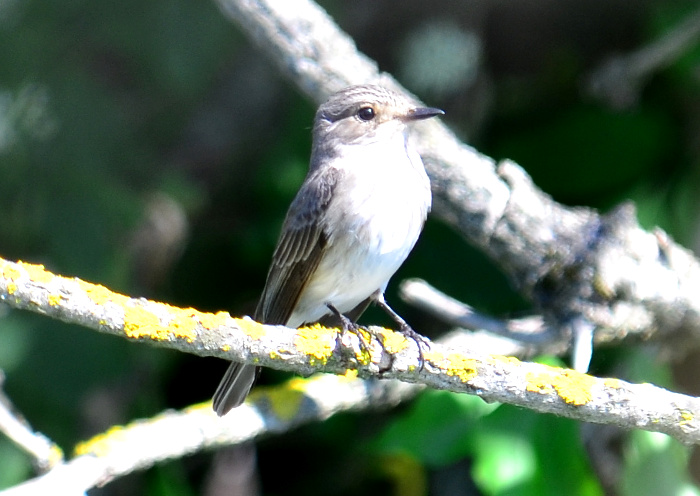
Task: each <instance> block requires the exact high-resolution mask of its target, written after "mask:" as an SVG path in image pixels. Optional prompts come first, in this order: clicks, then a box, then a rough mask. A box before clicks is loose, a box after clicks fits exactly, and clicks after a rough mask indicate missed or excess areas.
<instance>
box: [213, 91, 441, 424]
mask: <svg viewBox="0 0 700 496" xmlns="http://www.w3.org/2000/svg"><path fill="white" fill-rule="evenodd" d="M441 114H444V112H443V111H442V110H440V109H436V108H426V107H416V106H415V105H414V104H413V103H412V102H411V101H410V100H408V99H407V98H405V97H404V96H402V95H400V94H398V93H396V92H394V91H390V90H388V89H386V88H383V87H381V86H374V85H360V86H351V87H349V88H345V89H343V90H341V91H339V92H337V93H335V94H334V95H332V96H331V97H330V98H329V99H328V101H327V102H326V103H324V104H323V105H321V106H320V107H319V109H318V111H317V112H316V117H315V119H314V127H313V147H312V150H311V163H310V166H309V172H308V174H307V176H306V179H305V180H304V183H303V184H302V185H301V188H300V189H299V192H298V193H297V196H296V198H294V201H292V204H291V206H290V207H289V211H288V212H287V217H286V218H285V220H284V224H283V226H282V233H281V235H280V238H279V241H278V242H277V248H276V249H275V252H274V255H273V257H272V265H271V267H270V271H269V273H268V275H267V282H266V283H265V289H264V290H263V293H262V296H261V298H260V301H259V303H258V306H257V309H256V310H255V315H254V319H255V320H256V321H258V322H262V323H264V324H272V325H285V326H287V327H299V326H301V325H303V324H311V323H314V322H318V321H319V320H322V319H328V318H329V317H330V318H333V317H335V318H336V322H337V320H338V319H340V321H341V324H342V325H343V326H345V327H347V326H348V325H354V324H353V323H354V322H355V321H356V320H357V319H358V318H359V316H360V315H361V314H362V312H363V311H364V310H365V309H366V308H367V306H368V305H369V303H370V302H374V303H375V304H377V305H378V306H380V307H381V308H383V309H384V310H385V311H386V312H388V313H389V315H391V317H392V318H393V319H394V320H395V321H396V322H397V323H398V324H399V325H400V326H401V330H402V331H404V332H406V333H413V334H412V336H413V337H414V338H415V336H416V334H415V333H414V332H413V331H412V330H411V328H410V327H408V325H407V324H406V322H404V321H403V319H401V317H400V316H399V315H398V314H396V313H395V312H394V311H393V310H392V309H391V308H390V307H389V306H388V305H387V304H386V302H385V301H384V291H385V289H386V286H387V284H388V282H389V279H390V278H391V276H393V275H394V273H395V272H396V271H397V270H398V268H399V267H400V266H401V264H402V263H403V262H404V260H405V259H406V257H407V256H408V254H409V252H410V251H411V250H412V249H413V246H414V245H415V244H416V241H417V240H418V236H419V235H420V232H421V230H422V229H423V224H424V222H425V219H426V216H427V215H428V211H429V210H430V203H431V195H430V182H429V180H428V176H427V175H426V173H425V168H424V167H423V162H422V161H421V158H420V156H419V155H418V153H417V152H416V151H415V150H414V149H413V148H412V147H411V146H410V144H409V142H408V133H407V131H408V129H407V124H409V123H410V122H412V121H417V120H421V119H427V118H429V117H433V116H436V115H441ZM258 373H259V367H256V366H254V365H248V364H243V363H237V362H233V363H231V365H230V366H229V368H228V370H227V372H226V375H224V378H223V379H222V380H221V383H220V384H219V387H218V388H217V390H216V393H215V394H214V410H215V411H216V413H217V414H218V415H220V416H221V415H225V414H226V413H227V412H228V411H229V410H231V409H232V408H235V407H237V406H238V405H240V404H241V403H242V402H243V400H245V398H246V396H247V395H248V392H249V391H250V388H251V386H252V385H253V382H254V381H255V378H256V377H257V375H258Z"/></svg>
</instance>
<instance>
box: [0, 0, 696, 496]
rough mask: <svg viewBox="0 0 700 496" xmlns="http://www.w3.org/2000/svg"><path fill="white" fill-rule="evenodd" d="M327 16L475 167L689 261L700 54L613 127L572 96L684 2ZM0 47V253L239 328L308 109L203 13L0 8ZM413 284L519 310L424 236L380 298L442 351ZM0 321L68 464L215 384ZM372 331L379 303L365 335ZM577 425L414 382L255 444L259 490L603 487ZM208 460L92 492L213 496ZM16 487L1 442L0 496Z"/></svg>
mask: <svg viewBox="0 0 700 496" xmlns="http://www.w3.org/2000/svg"><path fill="white" fill-rule="evenodd" d="M322 5H323V6H324V7H325V8H327V9H328V10H329V12H330V13H331V14H332V15H333V16H334V17H335V18H336V19H337V20H338V22H339V23H340V24H341V26H342V27H343V28H344V29H346V30H347V31H348V32H349V33H350V34H351V35H352V36H353V37H354V39H355V40H356V41H357V44H358V46H359V47H360V48H361V50H363V51H364V52H365V53H367V54H368V55H369V56H371V57H373V58H375V59H376V60H378V62H379V64H380V67H382V69H385V70H388V71H390V72H392V73H394V74H397V75H398V76H399V77H400V79H401V80H402V81H403V82H405V84H406V85H407V86H408V87H409V89H412V90H413V91H415V92H417V93H418V94H419V95H420V96H421V97H423V98H424V99H425V100H426V101H428V102H429V103H430V104H431V105H435V106H440V107H442V108H444V109H446V110H447V112H448V114H447V116H446V118H445V120H446V121H447V122H448V123H449V124H450V125H451V126H452V127H453V128H455V129H456V130H457V131H458V132H460V133H461V134H462V135H463V136H464V137H465V138H467V139H468V140H469V141H470V143H472V144H474V145H475V146H476V147H477V148H478V149H480V150H481V151H483V152H485V153H487V154H489V155H491V156H493V157H495V158H497V159H501V158H512V159H514V160H516V161H517V162H519V163H520V164H521V165H523V167H525V168H526V169H527V170H528V172H529V173H530V174H531V175H532V176H533V178H534V180H535V181H536V182H537V184H538V185H539V186H540V187H542V188H543V189H544V190H545V191H547V192H548V193H549V194H551V195H553V196H554V198H555V199H557V200H558V201H561V202H564V203H567V204H584V205H590V206H593V207H596V208H601V209H602V210H604V211H605V210H607V209H609V208H611V207H613V206H614V205H616V204H618V203H620V202H621V201H625V200H627V199H631V200H633V201H634V202H635V203H636V205H637V209H638V213H639V218H640V221H641V222H642V224H643V225H644V226H647V227H653V226H655V225H659V226H661V227H662V228H664V229H666V230H667V231H668V232H670V233H671V234H672V235H673V236H674V237H675V238H676V239H678V240H680V241H682V242H683V243H685V244H686V245H687V246H689V247H691V248H695V244H696V243H697V242H698V240H700V236H698V228H697V216H698V201H697V198H698V163H699V161H698V152H699V151H700V146H699V145H700V143H699V141H698V138H697V137H698V136H700V129H699V128H700V118H699V116H700V98H698V95H700V91H698V90H699V86H700V82H699V74H700V71H699V68H700V44H698V45H697V46H696V47H694V48H693V49H691V50H688V51H687V52H686V53H684V54H683V56H682V57H680V59H679V60H678V61H676V62H674V63H672V64H670V65H669V66H668V67H665V68H663V70H662V71H660V72H659V73H657V74H655V75H654V76H653V78H652V79H651V80H650V81H648V85H647V86H646V87H645V89H644V92H643V93H642V96H641V100H640V101H639V102H638V104H637V105H636V106H635V107H634V108H632V109H629V110H627V111H613V110H610V109H608V108H606V107H605V106H604V105H602V104H600V103H598V102H595V101H592V100H591V99H590V98H588V97H586V96H585V95H583V93H582V91H581V87H582V84H581V81H582V80H583V79H584V78H585V76H586V75H587V73H588V71H590V70H592V69H593V68H594V67H595V66H597V65H598V64H600V63H601V62H602V61H603V60H604V59H605V58H606V57H607V56H608V55H610V54H612V53H615V52H626V51H630V50H634V49H636V48H639V47H640V46H643V45H644V44H646V43H649V42H650V41H652V40H654V39H656V38H657V37H658V36H660V35H662V34H664V33H667V32H668V31H669V30H670V29H672V28H673V27H674V26H676V25H677V23H679V22H680V21H682V20H683V19H685V18H687V16H689V15H691V14H692V13H693V12H694V11H695V9H697V2H694V1H689V0H674V1H667V0H663V1H662V0H648V1H646V2H638V3H637V2H627V1H624V0H610V1H603V0H598V1H590V2H583V3H581V2H574V1H569V2H555V3H547V4H542V3H540V2H517V3H511V2H506V3H505V4H504V3H503V2H467V3H465V2H458V1H450V0H438V1H436V2H428V3H426V2H421V1H418V0H411V1H406V2H402V8H401V9H396V3H395V2H389V1H376V0H361V1H357V2H339V1H337V0H336V1H332V0H327V1H325V2H322ZM0 47H2V50H1V51H0V57H1V58H2V63H0V255H1V256H3V257H6V258H8V259H22V260H28V261H32V262H36V263H43V264H45V265H46V266H47V267H48V268H49V269H51V270H54V271H56V272H59V273H62V274H65V275H75V276H78V277H81V278H84V279H87V280H91V281H95V282H99V283H102V284H105V285H107V286H109V287H111V288H113V289H115V290H119V291H122V292H125V293H128V294H133V295H144V296H147V297H150V298H155V299H159V300H164V301H168V302H171V303H173V304H181V305H193V306H196V307H198V308H201V309H203V310H220V309H226V310H229V311H230V312H232V313H233V314H245V313H250V312H251V311H252V309H253V308H254V305H255V299H256V297H257V294H258V292H259V291H260V288H261V287H262V285H263V283H264V278H265V272H266V270H267V264H268V262H269V258H270V255H271V252H272V249H273V247H274V243H275V241H276V238H277V235H278V231H279V226H280V224H281V222H282V219H283V217H284V214H285V211H286V207H287V205H288V203H289V201H290V200H291V198H292V197H293V196H294V194H295V192H296V189H297V187H298V185H299V183H300V182H301V181H302V179H303V177H304V174H305V171H306V166H307V161H308V154H309V147H310V125H311V120H312V117H313V111H314V110H313V107H312V105H310V104H309V103H308V102H306V101H304V100H303V98H302V97H301V96H300V95H299V94H298V93H297V92H296V91H295V90H294V89H293V88H290V87H289V86H288V85H286V83H284V82H283V81H281V80H280V77H279V75H278V74H277V71H276V70H275V69H274V68H273V67H271V66H270V65H269V64H268V63H267V62H266V61H265V60H264V57H262V56H261V55H260V53H259V52H257V51H256V49H254V48H253V47H251V46H249V45H248V44H247V42H246V41H245V40H244V39H243V37H242V36H241V34H240V33H238V31H237V29H236V28H235V26H233V25H231V24H230V23H229V22H227V21H226V20H225V18H224V17H223V16H222V15H221V13H220V12H219V11H218V10H217V9H216V6H215V4H214V3H212V2H183V1H179V0H175V1H169V2H165V1H162V0H153V1H151V2H145V3H144V2H136V1H133V0H127V1H126V2H124V1H122V2H115V1H113V0H106V1H103V2H87V1H84V0H71V1H68V2H56V1H51V0H29V1H27V2H17V1H8V2H3V3H1V4H0ZM166 220H167V222H165V221H166ZM183 220H184V223H183ZM159 221H163V224H158V222H159ZM156 226H159V228H163V230H162V231H159V230H157V229H156ZM153 233H155V234H158V235H159V236H160V237H158V236H156V235H154V234H153ZM404 277H423V278H425V279H427V280H429V281H430V282H431V283H432V284H434V285H436V286H437V287H439V288H441V289H443V290H444V291H447V292H448V293H449V294H451V295H453V296H455V297H457V298H460V299H462V300H464V301H467V302H468V303H470V304H472V305H474V306H475V307H477V308H479V309H481V310H484V311H486V312H489V313H492V314H495V315H517V314H521V313H523V312H526V311H527V310H528V309H529V304H528V302H525V301H523V300H522V299H521V298H520V297H519V296H518V295H517V294H516V293H515V292H513V291H512V290H511V288H510V286H509V283H508V281H507V279H506V278H505V277H504V276H503V275H502V274H501V273H500V272H499V271H498V268H497V265H496V264H493V263H491V262H490V261H489V260H488V259H486V258H485V257H484V256H483V255H482V254H480V253H478V252H477V251H476V250H475V249H473V248H472V247H470V246H468V245H467V244H465V242H464V240H463V239H461V238H460V237H459V236H458V235H456V234H455V233H453V232H451V231H450V230H449V229H448V228H447V227H445V226H444V225H442V224H440V223H438V222H436V221H434V220H431V221H430V222H429V223H428V225H427V226H426V229H425V232H424V236H423V237H422V238H421V240H420V242H419V244H418V246H417V247H416V250H415V251H414V253H413V254H412V255H411V257H410V258H409V260H408V261H407V263H406V264H405V265H404V267H402V268H401V270H400V271H399V273H398V274H397V276H396V277H395V279H394V283H393V284H392V285H391V286H390V291H389V294H388V299H389V301H392V302H395V306H396V307H397V309H398V310H399V311H400V312H401V313H402V314H404V315H405V316H406V317H407V318H408V320H409V321H411V322H412V323H414V326H415V327H416V328H418V329H421V330H425V332H427V333H429V334H430V335H431V336H438V335H439V334H440V333H441V332H442V331H444V330H445V329H444V326H443V325H442V324H440V323H438V322H434V321H431V320H429V319H427V318H426V317H425V316H424V315H421V314H419V313H418V312H416V311H415V310H414V309H411V308H407V307H406V306H402V305H401V303H400V302H397V297H396V294H395V286H396V281H399V280H401V279H402V278H404ZM0 312H1V313H0V370H2V371H3V372H4V374H5V376H6V380H5V383H4V390H5V392H6V393H7V394H8V396H9V397H10V398H11V399H12V400H13V401H14V402H15V404H16V406H17V407H18V409H19V410H20V411H21V412H22V413H23V414H24V415H25V416H26V417H27V419H28V420H29V421H30V422H31V423H32V425H33V426H34V427H35V428H37V429H39V430H41V431H42V432H45V433H46V434H47V435H48V436H49V437H50V438H52V439H53V440H55V441H56V442H58V443H59V444H60V445H61V446H62V447H63V448H64V449H65V450H66V451H67V452H70V448H71V446H72V445H74V444H75V443H76V442H77V441H79V440H81V439H84V438H86V437H88V436H90V435H92V434H95V433H97V432H101V431H103V430H105V429H106V428H108V427H109V426H110V425H113V424H116V423H125V422H128V421H130V420H132V419H134V418H137V417H140V416H152V415H154V414H155V413H157V412H159V411H160V410H162V409H164V408H167V407H181V406H185V405H187V404H190V403H193V402H196V401H203V400H205V399H207V398H209V397H210V395H211V393H212V392H213V390H214V388H215V386H216V384H217V382H218V380H219V377H220V374H222V373H223V370H224V368H225V364H224V363H221V361H218V360H206V359H201V358H197V357H191V356H184V355H183V354H179V353H174V352H168V351H164V350H160V349H155V348H150V347H146V346H137V345H132V344H128V343H125V342H123V341H121V340H118V339H115V338H110V337H105V336H101V335H98V334H96V333H93V332H91V331H87V330H85V329H81V328H77V327H74V326H68V325H65V324H62V323H59V322H55V321H53V320H50V319H46V318H43V317H39V316H35V315H30V314H27V313H22V312H14V311H8V310H7V309H3V308H0ZM383 319H384V316H382V315H381V314H380V313H378V312H373V311H369V312H368V313H367V315H366V318H365V321H366V322H372V321H376V322H385V321H384V320H383ZM593 367H594V368H593V371H594V372H595V373H597V374H601V375H603V374H604V375H613V376H619V377H623V378H627V379H630V380H634V381H651V382H655V383H657V384H662V385H665V386H667V387H673V383H672V378H671V375H670V371H669V367H668V365H667V364H664V363H661V362H660V361H659V360H658V358H656V357H655V356H654V354H653V350H650V349H649V348H640V349H624V350H604V351H601V352H599V353H598V354H597V355H596V356H595V357H594V363H593ZM284 377H285V376H284V374H281V373H274V372H271V371H266V372H265V374H263V378H262V380H263V381H264V382H271V381H278V380H282V379H283V378H284ZM698 389H699V390H700V388H698ZM580 427H581V426H579V425H578V424H577V423H575V422H572V421H569V420H566V419H559V418H554V417H551V416H545V415H537V414H534V413H531V412H528V411H524V410H521V409H517V408H513V407H507V406H497V405H486V404H484V403H483V402H482V401H481V400H480V399H478V398H475V397H468V396H459V395H454V394H450V393H445V392H438V391H427V392H425V393H424V394H423V395H421V396H420V397H419V398H418V399H416V401H414V402H413V403H412V404H409V405H403V406H401V407H398V408H396V409H394V410H392V411H389V412H379V413H377V412H369V413H362V414H352V415H351V414H342V415H337V416H335V417H333V418H331V419H329V420H327V421H326V422H324V423H322V424H318V425H313V426H306V427H304V428H302V429H299V430H298V431H295V432H292V433H287V434H285V435H282V436H279V437H274V438H271V439H267V440H265V441H263V442H261V443H260V444H259V448H258V461H259V468H260V479H261V485H262V488H263V492H264V494H306V495H308V494H324V495H327V494H338V495H340V494H392V493H393V494H405V495H411V494H416V495H420V494H426V493H430V494H435V495H442V494H445V495H447V494H449V495H450V496H459V495H475V494H483V495H487V494H488V495H509V496H510V495H535V494H537V495H546V494H552V495H554V494H577V495H582V496H583V495H599V494H604V491H605V489H604V488H603V485H602V483H601V482H600V480H599V479H598V478H597V475H596V472H595V470H594V468H593V467H592V464H591V460H590V458H589V454H588V453H587V451H586V449H587V448H586V444H585V443H584V441H583V438H584V436H583V434H582V433H581V430H582V429H581V428H580ZM621 436H622V437H623V441H622V443H621V445H622V448H621V450H620V452H619V453H618V455H619V457H620V458H619V459H620V464H619V467H620V468H619V470H618V471H617V473H616V474H615V479H614V480H613V481H612V484H613V487H614V488H616V490H617V493H619V494H624V495H632V494H634V495H642V496H645V495H649V496H654V495H661V494H663V495H669V494H697V493H698V490H697V488H696V487H695V486H694V485H693V483H692V482H691V481H692V477H691V474H690V473H689V470H688V467H687V466H688V457H689V452H688V450H687V449H686V448H684V447H681V446H679V445H678V444H677V443H675V442H674V441H672V440H670V439H668V438H667V437H665V436H661V435H658V434H649V433H643V432H634V433H631V434H630V435H624V434H621ZM300 446H303V449H300ZM210 463H211V455H210V454H200V455H197V456H195V457H190V458H187V459H185V460H179V461H176V462H172V463H169V464H164V465H162V466H159V467H156V468H153V469H151V470H148V471H146V472H145V473H143V474H135V475H133V476H130V477H127V478H125V479H124V480H121V481H117V482H115V483H113V484H109V485H107V486H106V487H105V488H103V489H100V490H96V491H94V494H107V495H108V494H151V495H160V494H168V495H180V494H182V495H184V494H202V491H203V490H202V488H203V487H204V484H205V480H206V478H207V470H208V467H209V465H210ZM281 467H284V477H280V471H281ZM31 473H32V468H31V463H30V461H29V459H28V458H27V457H25V456H24V455H23V454H22V453H21V452H20V451H19V450H18V449H17V448H16V447H15V446H13V445H12V444H11V443H9V441H7V440H6V439H5V438H0V488H2V487H8V486H11V485H13V484H16V483H17V482H19V481H21V480H24V479H26V478H27V477H28V476H29V475H30V474H31ZM695 477H696V478H697V475H696V476H695ZM608 482H609V481H608Z"/></svg>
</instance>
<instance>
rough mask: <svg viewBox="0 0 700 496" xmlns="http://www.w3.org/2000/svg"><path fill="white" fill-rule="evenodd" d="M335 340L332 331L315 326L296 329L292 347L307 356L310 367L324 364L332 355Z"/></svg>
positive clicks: (334, 334)
mask: <svg viewBox="0 0 700 496" xmlns="http://www.w3.org/2000/svg"><path fill="white" fill-rule="evenodd" d="M335 339H336V333H335V331H334V330H333V329H328V328H326V327H324V326H322V325H319V324H315V325H313V326H310V327H302V328H300V329H298V330H297V334H296V336H295V337H294V345H295V346H296V347H297V349H298V350H299V351H300V352H302V353H305V354H306V355H309V357H310V358H311V360H310V363H311V364H312V365H315V364H317V363H321V364H325V363H326V362H328V359H329V358H330V357H331V355H332V354H333V350H334V349H335Z"/></svg>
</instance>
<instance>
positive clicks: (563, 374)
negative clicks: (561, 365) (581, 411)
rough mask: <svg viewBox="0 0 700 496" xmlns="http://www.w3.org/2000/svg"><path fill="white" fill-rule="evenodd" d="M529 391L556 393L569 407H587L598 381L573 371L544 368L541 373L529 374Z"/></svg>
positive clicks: (527, 387) (544, 366)
mask: <svg viewBox="0 0 700 496" xmlns="http://www.w3.org/2000/svg"><path fill="white" fill-rule="evenodd" d="M526 380H527V386H526V389H527V390H528V391H531V392H534V393H541V394H549V393H551V392H552V391H556V392H557V394H558V395H559V397H560V398H561V399H563V400H564V401H565V402H566V403H568V404H569V405H574V406H581V405H585V404H586V403H588V402H589V401H591V399H592V398H593V393H592V391H591V389H592V387H593V386H594V385H595V382H596V379H595V377H592V376H590V375H588V374H582V373H581V372H576V371H575V370H571V369H558V368H555V367H549V366H546V365H543V366H542V371H541V372H529V373H528V374H527V379H526Z"/></svg>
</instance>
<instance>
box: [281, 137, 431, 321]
mask: <svg viewBox="0 0 700 496" xmlns="http://www.w3.org/2000/svg"><path fill="white" fill-rule="evenodd" d="M397 146H401V147H402V149H401V153H393V152H396V150H388V149H387V148H386V147H382V150H385V153H381V150H377V151H376V153H372V151H371V150H367V149H366V147H365V149H364V150H361V151H360V153H358V154H357V155H355V156H353V154H352V153H351V154H349V156H348V155H346V156H344V157H341V158H339V159H338V160H341V159H342V160H346V161H349V162H345V163H352V164H354V167H353V169H352V170H351V171H350V172H348V173H347V174H346V175H345V176H344V177H343V181H342V183H340V184H338V185H337V186H336V188H335V190H334V196H333V200H332V202H331V204H330V205H329V207H328V211H327V214H326V218H325V223H326V225H328V226H332V227H331V228H330V229H329V231H330V235H329V240H328V245H327V251H326V254H325V255H324V257H323V259H322V260H321V263H320V264H319V267H318V269H317V270H316V272H315V273H314V275H313V276H312V278H311V280H310V281H309V283H308V285H307V286H306V288H305V289H304V291H303V293H302V295H301V297H300V299H299V302H298V304H297V306H296V308H295V310H294V312H293V314H292V316H291V317H290V319H289V321H288V325H290V326H294V327H296V326H299V325H301V324H303V323H305V322H314V321H316V320H318V319H320V318H321V317H323V316H324V315H326V314H328V313H329V310H328V307H327V303H331V304H333V305H334V306H335V307H336V308H337V309H338V310H339V311H340V312H343V313H344V312H348V311H350V310H352V309H353V308H355V307H356V306H357V305H358V304H360V303H361V302H362V301H364V300H365V299H366V298H367V297H368V296H370V295H371V294H372V293H374V292H375V291H377V290H380V291H382V292H383V291H384V290H385V289H386V286H387V284H388V282H389V279H390V278H391V276H393V275H394V273H395V272H396V271H397V270H398V268H399V267H400V266H401V264H402V263H403V262H404V260H405V259H406V257H407V256H408V254H409V253H410V251H411V250H412V249H413V246H414V245H415V243H416V241H417V240H418V236H419V235H420V232H421V230H422V228H423V223H424V221H425V218H426V215H427V213H428V210H429V209H430V183H429V181H428V177H427V176H426V174H425V170H424V169H423V164H422V162H421V161H420V157H419V156H418V154H417V153H415V152H413V151H412V150H411V151H410V152H408V153H407V152H406V151H404V150H405V149H404V148H403V147H404V142H403V140H401V141H400V142H398V143H397ZM397 156H398V157H405V159H403V160H398V161H397V160H396V157H397ZM368 157H371V160H369V159H368ZM389 157H391V158H393V160H391V159H390V158H389Z"/></svg>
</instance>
